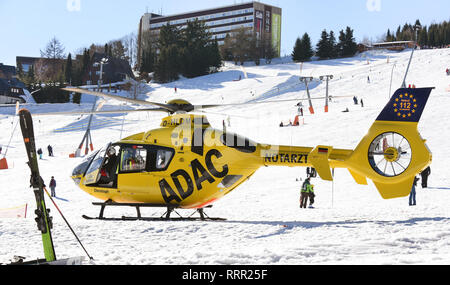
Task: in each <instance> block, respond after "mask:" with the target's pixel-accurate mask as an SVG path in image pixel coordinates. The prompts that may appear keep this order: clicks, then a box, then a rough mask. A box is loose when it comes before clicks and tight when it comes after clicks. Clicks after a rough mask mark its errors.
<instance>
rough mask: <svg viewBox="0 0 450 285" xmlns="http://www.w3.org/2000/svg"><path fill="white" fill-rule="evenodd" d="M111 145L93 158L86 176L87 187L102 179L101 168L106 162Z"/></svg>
mask: <svg viewBox="0 0 450 285" xmlns="http://www.w3.org/2000/svg"><path fill="white" fill-rule="evenodd" d="M110 145H111V144H108V145H107V146H106V147H105V148H102V149H100V150H99V151H98V152H97V154H96V155H94V156H93V157H92V158H91V161H92V162H91V164H90V166H89V168H88V170H87V171H86V174H85V177H86V178H85V182H84V184H85V185H89V184H95V183H97V182H98V180H99V179H100V175H99V173H100V168H101V167H102V165H103V161H104V160H105V156H106V151H107V150H108V149H109V147H110Z"/></svg>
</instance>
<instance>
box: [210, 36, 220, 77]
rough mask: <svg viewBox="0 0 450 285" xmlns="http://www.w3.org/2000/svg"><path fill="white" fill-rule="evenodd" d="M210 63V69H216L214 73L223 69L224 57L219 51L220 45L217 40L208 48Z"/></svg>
mask: <svg viewBox="0 0 450 285" xmlns="http://www.w3.org/2000/svg"><path fill="white" fill-rule="evenodd" d="M208 51H209V53H208V63H209V65H210V67H212V68H213V69H214V71H217V70H218V69H219V68H221V67H222V65H223V63H222V56H221V55H220V50H219V43H218V42H217V39H214V41H213V42H212V44H211V45H209V47H208Z"/></svg>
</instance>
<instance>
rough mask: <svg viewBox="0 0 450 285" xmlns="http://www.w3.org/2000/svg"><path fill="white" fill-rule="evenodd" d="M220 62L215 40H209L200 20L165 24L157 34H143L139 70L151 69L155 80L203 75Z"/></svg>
mask: <svg viewBox="0 0 450 285" xmlns="http://www.w3.org/2000/svg"><path fill="white" fill-rule="evenodd" d="M221 66H222V58H221V56H220V52H219V46H218V44H217V41H211V35H210V34H209V33H208V32H207V28H206V26H205V24H204V23H203V22H200V21H191V22H188V23H187V27H186V28H184V29H182V30H181V29H178V28H176V27H174V26H171V25H165V26H163V27H162V28H161V30H160V33H159V36H158V37H154V36H153V35H152V34H151V33H150V32H148V33H147V34H145V35H144V40H143V46H142V60H141V64H140V71H141V73H152V72H154V78H155V79H156V80H157V81H158V82H162V83H164V82H170V81H174V80H177V79H178V78H179V76H180V75H182V76H184V77H187V78H193V77H197V76H202V75H206V74H209V73H211V72H215V71H217V70H218V69H219V68H220V67H221Z"/></svg>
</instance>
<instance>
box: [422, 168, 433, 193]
mask: <svg viewBox="0 0 450 285" xmlns="http://www.w3.org/2000/svg"><path fill="white" fill-rule="evenodd" d="M430 174H431V168H430V167H429V166H428V167H427V168H426V169H425V170H424V171H422V173H420V176H422V188H427V187H428V176H430Z"/></svg>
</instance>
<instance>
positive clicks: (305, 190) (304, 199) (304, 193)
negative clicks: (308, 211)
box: [300, 177, 311, 208]
mask: <svg viewBox="0 0 450 285" xmlns="http://www.w3.org/2000/svg"><path fill="white" fill-rule="evenodd" d="M310 180H311V178H310V177H308V178H306V180H305V182H303V185H302V189H301V192H300V208H306V204H308V197H309V189H310V187H311V182H310Z"/></svg>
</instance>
